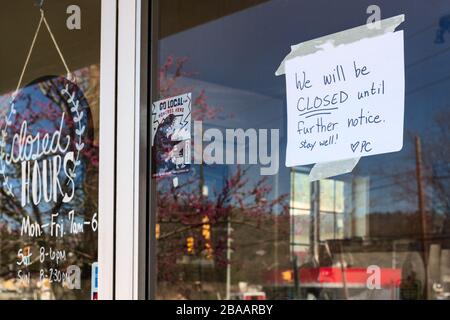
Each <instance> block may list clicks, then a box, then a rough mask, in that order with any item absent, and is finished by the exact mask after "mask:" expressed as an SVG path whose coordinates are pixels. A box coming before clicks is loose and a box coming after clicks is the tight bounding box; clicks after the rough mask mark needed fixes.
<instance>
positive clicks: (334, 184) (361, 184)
mask: <svg viewBox="0 0 450 320" xmlns="http://www.w3.org/2000/svg"><path fill="white" fill-rule="evenodd" d="M368 192H369V182H368V178H364V177H356V178H354V179H353V180H352V181H351V182H349V181H345V180H337V179H325V180H321V181H316V182H310V181H309V177H308V172H307V171H304V170H301V169H296V170H293V171H292V172H291V201H290V215H291V242H292V247H291V248H292V253H293V254H295V255H297V256H299V257H303V259H301V260H304V259H305V258H306V256H305V253H306V252H310V253H311V254H314V255H315V256H316V259H317V254H318V252H317V250H318V249H317V246H318V244H319V243H320V242H322V241H326V240H336V239H344V238H353V237H361V238H365V237H367V236H368V230H369V229H368V221H369V219H368V210H369V194H368ZM316 195H317V196H316ZM314 248H316V249H314Z"/></svg>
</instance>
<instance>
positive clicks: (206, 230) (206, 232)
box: [202, 216, 213, 259]
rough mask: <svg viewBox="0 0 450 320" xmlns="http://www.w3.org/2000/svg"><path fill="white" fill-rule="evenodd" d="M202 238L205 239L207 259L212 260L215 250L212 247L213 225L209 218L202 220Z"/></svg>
mask: <svg viewBox="0 0 450 320" xmlns="http://www.w3.org/2000/svg"><path fill="white" fill-rule="evenodd" d="M202 223H203V225H202V236H203V238H204V239H205V242H206V243H205V255H206V258H207V259H212V254H213V249H212V247H211V225H210V224H209V218H208V216H205V217H204V218H203V219H202Z"/></svg>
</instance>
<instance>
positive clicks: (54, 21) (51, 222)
mask: <svg viewBox="0 0 450 320" xmlns="http://www.w3.org/2000/svg"><path fill="white" fill-rule="evenodd" d="M33 3H34V1H11V2H5V3H2V10H1V11H0V35H1V38H2V41H3V43H4V45H2V46H1V48H0V70H1V72H2V76H1V78H0V132H1V133H2V138H1V139H0V141H1V148H0V150H1V158H0V183H1V188H0V299H42V300H50V299H95V298H96V290H97V289H96V287H97V282H96V279H97V275H98V270H97V267H96V261H97V228H98V218H99V217H98V215H97V212H98V211H97V210H98V208H97V205H98V164H99V163H98V160H99V159H98V147H99V139H98V137H99V80H100V79H99V78H100V77H99V71H100V69H99V61H100V1H92V0H89V1H87V0H83V1H76V2H75V3H74V2H73V1H60V0H47V1H45V3H44V10H45V19H46V22H47V23H48V25H49V26H50V28H51V31H52V33H53V35H54V37H55V39H56V43H57V45H58V47H59V48H60V50H61V53H62V56H63V59H62V58H61V57H60V55H59V54H58V51H57V50H56V48H55V44H54V43H53V41H52V38H51V37H50V35H49V33H48V32H47V31H48V30H47V28H46V26H45V21H43V20H42V21H41V28H40V32H39V33H38V34H37V38H36V42H35V45H34V47H33V50H32V52H31V55H30V60H29V62H28V63H27V64H25V61H26V58H27V53H28V52H29V49H30V46H31V40H32V39H33V35H34V34H35V31H36V27H37V26H38V23H39V21H40V19H41V14H40V12H39V8H38V7H36V6H33ZM75 4H76V6H74V5H75ZM20 21H27V22H28V23H16V22H20ZM78 22H79V23H80V24H79V25H78ZM6 44H7V45H6ZM62 60H64V61H62ZM64 63H66V64H67V69H69V70H66V68H65V66H64ZM24 65H25V67H24ZM22 70H23V78H21V73H22ZM67 71H69V72H70V74H69V75H66V74H67ZM19 79H22V81H20V80H19ZM18 83H19V87H18V91H16V86H17V84H18ZM91 275H92V276H91ZM91 280H92V281H91Z"/></svg>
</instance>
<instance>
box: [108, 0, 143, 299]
mask: <svg viewBox="0 0 450 320" xmlns="http://www.w3.org/2000/svg"><path fill="white" fill-rule="evenodd" d="M147 6H148V1H145V0H143V1H141V0H102V13H101V17H102V35H101V38H102V40H101V67H100V68H101V86H100V87H101V89H100V178H99V180H100V194H99V221H100V223H99V268H100V269H99V276H100V277H99V298H100V299H119V300H135V299H144V298H146V297H147V296H148V295H147V293H146V287H147V283H146V279H147V277H148V274H147V273H148V272H147V261H148V259H147V257H148V255H147V253H146V251H147V250H148V247H147V237H148V231H149V230H148V229H149V228H148V225H149V224H148V217H147V215H148V213H147V199H148V197H147V194H146V193H147V174H148V168H147V163H148V162H147V159H148V155H147V135H148V134H147V122H148V121H147V50H148V44H147V42H146V41H142V40H143V39H145V38H146V37H147V25H148V10H147V8H148V7H147Z"/></svg>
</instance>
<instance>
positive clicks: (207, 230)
mask: <svg viewBox="0 0 450 320" xmlns="http://www.w3.org/2000/svg"><path fill="white" fill-rule="evenodd" d="M202 223H203V226H202V235H203V238H204V239H205V240H211V225H210V224H209V219H208V216H205V217H204V218H203V219H202Z"/></svg>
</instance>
